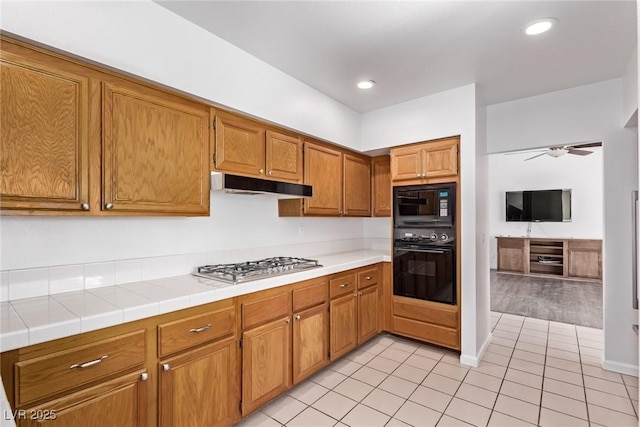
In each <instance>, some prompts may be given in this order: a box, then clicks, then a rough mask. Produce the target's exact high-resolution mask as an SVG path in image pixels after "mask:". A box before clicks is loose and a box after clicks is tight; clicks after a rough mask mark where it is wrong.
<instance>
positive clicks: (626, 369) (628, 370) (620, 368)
mask: <svg viewBox="0 0 640 427" xmlns="http://www.w3.org/2000/svg"><path fill="white" fill-rule="evenodd" d="M602 369H606V370H607V371H613V372H618V373H620V374H626V375H632V376H634V377H637V376H638V373H639V372H638V365H631V364H629V363H620V362H613V361H611V360H602Z"/></svg>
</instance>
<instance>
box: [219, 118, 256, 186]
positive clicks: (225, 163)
mask: <svg viewBox="0 0 640 427" xmlns="http://www.w3.org/2000/svg"><path fill="white" fill-rule="evenodd" d="M264 135H265V133H264V129H263V128H261V127H260V125H259V124H258V123H255V122H252V121H251V120H247V119H245V118H241V117H237V116H233V115H231V114H227V113H223V112H217V113H216V143H215V147H216V148H215V156H216V157H215V159H216V161H215V165H214V166H215V169H216V170H219V171H223V172H234V173H239V174H241V175H250V176H256V177H259V178H264V176H265V173H264V159H265V151H264Z"/></svg>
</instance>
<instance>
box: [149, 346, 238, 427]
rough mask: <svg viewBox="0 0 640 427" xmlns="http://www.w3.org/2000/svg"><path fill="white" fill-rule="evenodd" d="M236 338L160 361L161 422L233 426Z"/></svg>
mask: <svg viewBox="0 0 640 427" xmlns="http://www.w3.org/2000/svg"><path fill="white" fill-rule="evenodd" d="M235 344H236V339H235V338H230V339H226V340H224V341H221V342H218V343H215V344H209V345H205V346H202V347H200V348H198V349H196V350H192V351H190V352H188V353H185V354H183V355H180V356H177V357H173V358H171V359H166V360H164V361H162V362H161V364H160V370H159V372H160V389H159V398H158V400H159V405H160V425H161V426H163V427H181V426H184V427H190V426H196V425H202V426H212V427H214V426H230V425H232V424H233V421H234V411H235V410H236V408H237V405H238V399H239V396H234V393H233V390H234V377H235V374H236V372H237V371H236V365H235V357H234V355H235V351H236V345H235Z"/></svg>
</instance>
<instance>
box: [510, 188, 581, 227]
mask: <svg viewBox="0 0 640 427" xmlns="http://www.w3.org/2000/svg"><path fill="white" fill-rule="evenodd" d="M506 200H507V209H506V218H507V221H523V222H566V221H571V190H532V191H507V194H506Z"/></svg>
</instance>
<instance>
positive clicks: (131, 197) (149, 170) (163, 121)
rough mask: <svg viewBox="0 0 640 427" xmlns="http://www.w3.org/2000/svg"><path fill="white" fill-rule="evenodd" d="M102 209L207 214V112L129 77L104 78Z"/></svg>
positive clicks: (198, 105)
mask: <svg viewBox="0 0 640 427" xmlns="http://www.w3.org/2000/svg"><path fill="white" fill-rule="evenodd" d="M102 101H103V130H102V131H103V141H102V142H103V165H102V170H103V208H104V209H107V210H113V211H132V212H150V213H170V214H171V213H173V214H193V215H198V214H202V215H206V214H208V213H209V179H210V174H209V160H208V157H209V156H208V153H209V142H208V132H209V131H208V121H209V111H208V109H207V108H206V106H204V105H201V104H198V103H196V102H190V101H187V100H181V99H180V98H177V97H169V96H168V95H166V94H163V93H162V92H160V91H155V90H151V89H148V88H145V87H142V86H138V85H135V84H133V83H129V82H125V81H120V80H119V81H117V82H115V83H112V82H104V83H103V100H102Z"/></svg>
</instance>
